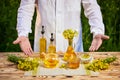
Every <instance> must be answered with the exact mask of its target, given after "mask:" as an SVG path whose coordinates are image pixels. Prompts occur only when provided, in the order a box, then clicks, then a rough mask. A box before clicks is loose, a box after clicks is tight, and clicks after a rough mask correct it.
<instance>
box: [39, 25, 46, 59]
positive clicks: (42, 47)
mask: <svg viewBox="0 0 120 80" xmlns="http://www.w3.org/2000/svg"><path fill="white" fill-rule="evenodd" d="M44 33H45V30H44V26H42V31H41V35H42V36H41V38H40V58H41V59H44V57H45V53H46V42H47V40H46V38H45V37H44Z"/></svg>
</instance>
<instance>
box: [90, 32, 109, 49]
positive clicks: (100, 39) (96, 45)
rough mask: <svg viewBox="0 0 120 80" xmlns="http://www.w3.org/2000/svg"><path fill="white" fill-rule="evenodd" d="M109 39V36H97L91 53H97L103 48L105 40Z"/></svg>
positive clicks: (91, 47)
mask: <svg viewBox="0 0 120 80" xmlns="http://www.w3.org/2000/svg"><path fill="white" fill-rule="evenodd" d="M107 39H109V36H106V35H102V34H98V35H96V36H95V37H94V38H93V40H92V44H91V46H90V48H89V51H97V50H98V49H99V47H100V46H101V44H102V42H103V40H107Z"/></svg>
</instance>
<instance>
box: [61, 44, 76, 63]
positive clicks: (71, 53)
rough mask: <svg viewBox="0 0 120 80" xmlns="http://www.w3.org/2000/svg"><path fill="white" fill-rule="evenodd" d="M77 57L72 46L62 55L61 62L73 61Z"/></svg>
mask: <svg viewBox="0 0 120 80" xmlns="http://www.w3.org/2000/svg"><path fill="white" fill-rule="evenodd" d="M76 57H77V55H76V53H75V52H74V49H73V47H72V46H68V48H67V51H66V52H65V54H64V57H63V60H65V61H68V60H69V59H71V60H72V59H73V60H74V59H75V58H76Z"/></svg>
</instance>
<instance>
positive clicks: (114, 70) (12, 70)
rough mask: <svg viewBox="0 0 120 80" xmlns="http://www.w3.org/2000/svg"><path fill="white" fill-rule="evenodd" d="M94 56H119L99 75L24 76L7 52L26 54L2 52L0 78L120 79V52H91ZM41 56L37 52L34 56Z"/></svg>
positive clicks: (21, 79) (12, 79)
mask: <svg viewBox="0 0 120 80" xmlns="http://www.w3.org/2000/svg"><path fill="white" fill-rule="evenodd" d="M84 53H85V52H84ZM90 53H91V54H93V56H94V58H96V59H97V58H105V57H107V56H110V55H115V56H117V57H118V60H117V61H116V62H117V63H116V64H112V65H111V66H110V68H109V69H108V70H104V71H100V74H99V75H98V76H88V75H85V76H62V75H61V76H39V77H33V76H24V71H21V70H18V69H17V68H16V65H15V64H13V63H11V62H9V61H7V55H6V54H15V55H17V56H23V57H27V56H25V55H24V54H23V53H22V52H0V80H120V52H90ZM36 56H39V54H37V53H35V54H34V55H33V57H36Z"/></svg>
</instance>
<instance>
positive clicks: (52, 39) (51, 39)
mask: <svg viewBox="0 0 120 80" xmlns="http://www.w3.org/2000/svg"><path fill="white" fill-rule="evenodd" d="M50 41H54V38H53V33H51V38H50Z"/></svg>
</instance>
